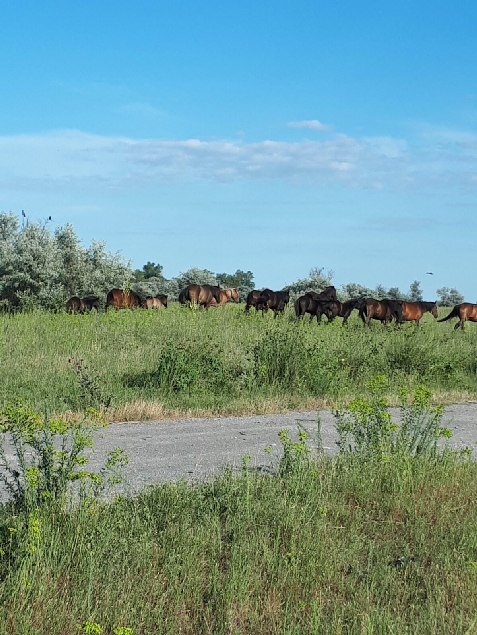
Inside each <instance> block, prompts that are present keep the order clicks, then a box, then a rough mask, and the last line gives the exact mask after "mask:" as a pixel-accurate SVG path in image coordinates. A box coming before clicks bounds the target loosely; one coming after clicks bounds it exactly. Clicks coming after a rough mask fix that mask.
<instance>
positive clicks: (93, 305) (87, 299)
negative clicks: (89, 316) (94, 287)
mask: <svg viewBox="0 0 477 635" xmlns="http://www.w3.org/2000/svg"><path fill="white" fill-rule="evenodd" d="M81 301H82V303H83V306H84V310H85V311H92V310H93V309H95V310H96V311H99V296H97V295H85V296H84V298H81Z"/></svg>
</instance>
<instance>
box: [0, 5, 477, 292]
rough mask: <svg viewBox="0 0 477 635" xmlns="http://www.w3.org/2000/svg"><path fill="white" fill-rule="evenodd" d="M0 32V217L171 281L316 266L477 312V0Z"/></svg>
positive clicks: (179, 16)
mask: <svg viewBox="0 0 477 635" xmlns="http://www.w3.org/2000/svg"><path fill="white" fill-rule="evenodd" d="M0 22H1V23H2V25H3V27H4V28H2V37H1V38H0V79H1V86H2V91H1V97H0V210H2V211H13V212H16V213H18V214H19V213H20V212H21V210H22V209H25V211H26V212H27V214H28V216H29V217H30V218H32V219H42V218H45V217H47V216H49V215H50V214H51V215H52V217H53V223H54V224H55V225H63V224H65V223H67V222H70V223H72V225H73V226H74V227H75V229H76V231H77V232H78V234H79V236H80V237H81V239H82V240H83V241H84V242H85V243H89V242H90V241H91V239H93V238H96V239H101V240H105V241H106V243H107V247H108V249H109V250H111V251H116V250H121V253H122V254H123V256H124V257H126V258H127V259H132V260H133V261H134V266H135V267H141V266H142V265H143V264H144V263H145V262H146V261H148V260H152V261H154V262H160V263H161V264H162V265H163V266H164V273H165V275H166V276H167V277H172V276H175V275H177V274H178V273H179V272H180V271H185V270H186V269H188V268H189V267H191V266H198V267H203V268H208V269H210V270H212V271H216V272H222V271H226V272H234V271H235V270H236V269H238V268H240V269H244V270H249V269H250V270H252V271H253V272H254V274H255V280H256V283H257V286H265V285H266V286H270V287H272V288H280V287H281V286H283V285H284V284H286V283H289V282H291V281H293V280H295V279H296V278H298V277H305V276H306V275H307V273H308V271H309V269H310V268H311V267H316V266H318V267H321V266H322V267H324V268H325V269H326V270H328V269H331V270H333V271H334V281H335V284H337V285H340V284H343V283H345V282H351V281H353V282H360V283H361V284H365V285H367V286H370V287H374V286H375V285H376V284H378V283H381V284H383V285H385V286H387V287H390V286H395V285H397V286H399V287H400V288H401V289H403V290H406V289H407V288H408V287H409V284H410V283H411V282H412V281H413V280H414V279H418V280H420V281H421V283H422V286H423V288H424V291H425V296H426V298H428V299H433V298H434V297H435V291H436V289H437V288H438V287H441V286H455V287H457V288H458V289H459V290H460V291H461V292H462V293H463V294H464V295H465V297H466V299H467V300H469V301H474V302H476V301H477V289H476V283H475V272H476V271H477V249H476V237H477V231H476V230H477V196H476V192H477V73H476V70H475V69H476V68H477V41H476V38H475V24H476V23H477V4H475V3H474V2H465V1H463V2H459V3H455V4H454V5H452V4H450V3H449V2H439V1H433V2H429V1H423V2H418V3H417V2H415V1H412V2H411V1H403V2H400V3H391V2H389V3H384V2H382V0H381V1H380V2H374V1H369V2H366V1H363V2H356V1H345V0H343V1H340V2H337V1H331V0H330V1H326V2H319V1H317V0H315V1H314V2H308V1H302V2H300V1H298V2H297V1H296V0H295V1H291V0H290V1H277V0H275V1H273V2H271V1H268V0H261V1H260V2H256V1H254V2H251V1H250V2H249V1H248V0H242V2H240V3H238V2H229V1H227V0H221V1H220V2H216V1H215V0H208V1H207V2H197V1H196V2H185V1H181V0H175V1H174V2H160V1H159V2H158V1H156V2H144V1H141V0H137V1H136V2H134V3H132V2H119V1H116V2H114V3H113V2H101V1H98V0H96V2H94V3H93V2H88V1H84V2H82V3H72V2H22V1H21V0H20V1H18V2H15V3H13V2H4V3H2V5H1V6H0ZM427 271H432V272H433V273H434V276H428V275H426V272H427Z"/></svg>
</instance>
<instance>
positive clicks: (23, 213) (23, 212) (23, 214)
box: [22, 209, 26, 217]
mask: <svg viewBox="0 0 477 635" xmlns="http://www.w3.org/2000/svg"><path fill="white" fill-rule="evenodd" d="M22 216H23V217H25V216H26V214H25V210H24V209H22Z"/></svg>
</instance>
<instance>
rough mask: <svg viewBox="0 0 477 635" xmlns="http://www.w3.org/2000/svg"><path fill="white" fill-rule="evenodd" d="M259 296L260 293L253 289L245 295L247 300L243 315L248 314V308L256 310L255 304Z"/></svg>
mask: <svg viewBox="0 0 477 635" xmlns="http://www.w3.org/2000/svg"><path fill="white" fill-rule="evenodd" d="M261 294H262V292H261V291H259V290H258V289H254V290H253V291H250V293H249V294H248V295H247V300H246V302H245V313H248V312H249V311H250V307H252V306H254V307H255V308H257V302H258V300H259V298H260V296H261Z"/></svg>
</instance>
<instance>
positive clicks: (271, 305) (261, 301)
mask: <svg viewBox="0 0 477 635" xmlns="http://www.w3.org/2000/svg"><path fill="white" fill-rule="evenodd" d="M289 302H290V291H289V290H287V291H272V290H271V289H264V290H263V291H262V292H261V295H260V297H259V298H258V300H257V303H256V305H255V308H256V309H257V311H262V314H263V313H264V312H266V311H268V309H271V310H272V311H273V313H274V317H277V314H278V313H283V312H284V311H285V308H286V306H287V304H288V303H289Z"/></svg>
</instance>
